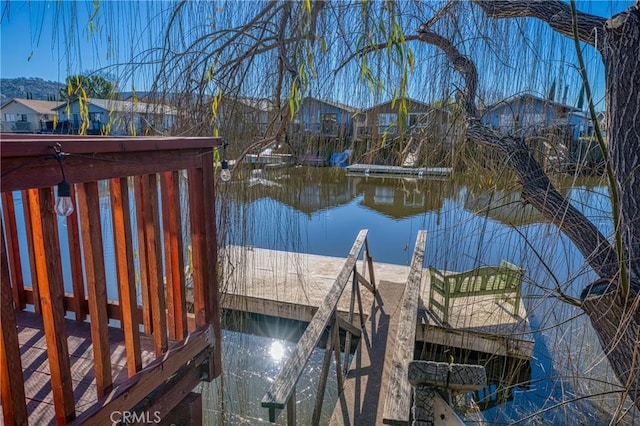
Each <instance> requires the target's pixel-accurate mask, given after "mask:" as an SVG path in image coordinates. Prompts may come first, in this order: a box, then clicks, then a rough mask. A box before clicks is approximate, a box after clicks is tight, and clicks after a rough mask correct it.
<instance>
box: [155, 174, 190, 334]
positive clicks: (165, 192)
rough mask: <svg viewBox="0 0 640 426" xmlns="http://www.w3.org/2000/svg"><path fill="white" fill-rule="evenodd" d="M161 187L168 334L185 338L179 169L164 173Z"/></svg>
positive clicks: (185, 316) (185, 317)
mask: <svg viewBox="0 0 640 426" xmlns="http://www.w3.org/2000/svg"><path fill="white" fill-rule="evenodd" d="M160 187H161V193H162V224H163V236H164V256H165V261H164V264H165V276H166V280H167V283H166V287H167V325H168V327H169V337H170V338H171V339H176V340H182V339H184V336H186V335H187V311H186V300H185V299H186V297H185V288H184V285H185V280H184V259H183V256H182V250H183V244H182V220H181V211H180V196H179V195H180V192H179V187H178V172H165V173H162V175H161V181H160Z"/></svg>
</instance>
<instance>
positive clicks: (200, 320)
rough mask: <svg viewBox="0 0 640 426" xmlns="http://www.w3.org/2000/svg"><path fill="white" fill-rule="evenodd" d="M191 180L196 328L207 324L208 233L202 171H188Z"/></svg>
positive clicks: (190, 200)
mask: <svg viewBox="0 0 640 426" xmlns="http://www.w3.org/2000/svg"><path fill="white" fill-rule="evenodd" d="M187 176H188V178H189V214H190V222H191V258H192V263H193V265H192V268H193V270H192V276H193V311H194V314H195V321H196V327H200V326H201V325H204V324H207V322H208V319H209V318H208V317H207V314H208V312H205V291H206V287H207V283H206V280H207V276H206V266H205V264H206V263H207V259H206V249H207V246H206V241H207V238H206V233H205V224H204V221H205V220H204V214H205V213H204V199H203V195H204V194H203V190H204V189H203V184H202V169H191V170H189V171H187Z"/></svg>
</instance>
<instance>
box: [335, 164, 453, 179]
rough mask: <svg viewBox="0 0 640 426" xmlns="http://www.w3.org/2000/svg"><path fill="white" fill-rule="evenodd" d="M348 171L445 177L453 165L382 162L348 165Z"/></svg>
mask: <svg viewBox="0 0 640 426" xmlns="http://www.w3.org/2000/svg"><path fill="white" fill-rule="evenodd" d="M347 172H348V173H353V174H364V175H368V176H375V175H400V176H417V177H428V176H429V177H445V176H449V175H450V174H451V172H452V168H451V167H402V166H385V165H380V164H352V165H351V166H347Z"/></svg>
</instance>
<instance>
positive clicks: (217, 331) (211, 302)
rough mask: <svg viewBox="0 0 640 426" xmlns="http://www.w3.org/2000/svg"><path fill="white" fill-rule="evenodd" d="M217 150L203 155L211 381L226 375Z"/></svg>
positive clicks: (206, 295)
mask: <svg viewBox="0 0 640 426" xmlns="http://www.w3.org/2000/svg"><path fill="white" fill-rule="evenodd" d="M213 161H214V158H213V151H210V152H209V153H207V154H206V155H203V156H202V171H203V176H202V178H203V186H204V188H203V189H204V192H203V193H202V198H203V200H204V219H205V232H206V237H207V240H206V242H207V245H206V248H207V251H206V256H207V263H206V266H207V287H206V294H205V297H206V299H205V300H206V303H207V308H206V309H207V322H208V323H209V324H210V325H211V326H212V328H213V341H214V344H213V352H212V354H211V362H210V366H209V380H212V379H214V378H216V377H218V376H219V375H220V374H221V373H222V324H221V319H222V312H221V310H220V304H219V295H220V285H219V281H218V279H219V277H218V268H219V265H218V262H217V259H218V235H217V229H216V204H215V202H216V191H215V183H216V179H215V169H214V163H213Z"/></svg>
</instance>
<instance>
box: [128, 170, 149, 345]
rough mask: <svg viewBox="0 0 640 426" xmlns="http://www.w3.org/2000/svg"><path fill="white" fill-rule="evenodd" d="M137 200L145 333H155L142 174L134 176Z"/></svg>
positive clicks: (137, 229)
mask: <svg viewBox="0 0 640 426" xmlns="http://www.w3.org/2000/svg"><path fill="white" fill-rule="evenodd" d="M133 184H134V193H135V200H136V233H137V236H138V262H139V264H140V293H141V295H142V324H143V326H144V332H145V334H149V335H150V334H151V333H153V323H152V321H151V300H150V296H149V269H148V263H147V242H146V240H147V238H146V232H145V225H144V221H145V213H144V210H145V208H147V207H146V206H145V203H144V181H143V178H142V176H135V177H134V178H133Z"/></svg>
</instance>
